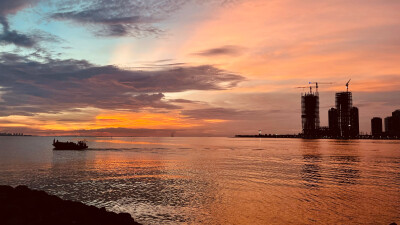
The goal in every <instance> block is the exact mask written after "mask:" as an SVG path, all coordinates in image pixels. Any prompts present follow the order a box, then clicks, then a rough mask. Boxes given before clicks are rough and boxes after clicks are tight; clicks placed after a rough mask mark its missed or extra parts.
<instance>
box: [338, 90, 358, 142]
mask: <svg viewBox="0 0 400 225" xmlns="http://www.w3.org/2000/svg"><path fill="white" fill-rule="evenodd" d="M335 100H336V110H337V117H338V125H339V136H340V137H342V138H354V137H357V136H358V134H359V116H358V108H356V107H353V102H352V101H353V100H352V94H351V92H348V91H346V92H338V93H336V99H335Z"/></svg>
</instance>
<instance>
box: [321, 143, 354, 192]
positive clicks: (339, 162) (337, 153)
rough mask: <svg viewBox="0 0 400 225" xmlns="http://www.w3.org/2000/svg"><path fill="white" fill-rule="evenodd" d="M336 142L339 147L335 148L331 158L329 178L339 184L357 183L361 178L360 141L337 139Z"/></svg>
mask: <svg viewBox="0 0 400 225" xmlns="http://www.w3.org/2000/svg"><path fill="white" fill-rule="evenodd" d="M334 143H335V144H336V146H337V148H338V149H335V150H334V152H333V153H334V155H331V156H330V158H329V164H330V165H331V170H330V171H329V173H328V175H329V178H330V179H332V180H333V181H334V182H336V183H337V184H339V185H354V184H357V182H358V180H359V179H360V170H359V169H358V166H359V163H360V156H359V155H358V149H359V148H358V142H357V141H338V140H336V141H335V142H334Z"/></svg>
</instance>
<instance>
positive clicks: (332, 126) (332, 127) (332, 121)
mask: <svg viewBox="0 0 400 225" xmlns="http://www.w3.org/2000/svg"><path fill="white" fill-rule="evenodd" d="M328 121H329V132H330V135H331V136H332V137H338V136H340V130H339V122H338V111H337V109H335V108H331V109H330V110H329V111H328Z"/></svg>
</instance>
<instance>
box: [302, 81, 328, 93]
mask: <svg viewBox="0 0 400 225" xmlns="http://www.w3.org/2000/svg"><path fill="white" fill-rule="evenodd" d="M308 84H315V92H318V84H333V83H332V82H308Z"/></svg>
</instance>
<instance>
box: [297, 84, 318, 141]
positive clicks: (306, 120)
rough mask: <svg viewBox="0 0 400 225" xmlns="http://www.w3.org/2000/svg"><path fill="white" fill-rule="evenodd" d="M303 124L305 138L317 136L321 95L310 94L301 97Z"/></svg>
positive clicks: (316, 93)
mask: <svg viewBox="0 0 400 225" xmlns="http://www.w3.org/2000/svg"><path fill="white" fill-rule="evenodd" d="M301 123H302V128H303V134H304V135H305V136H315V135H317V134H318V130H319V95H318V92H311V91H310V92H309V93H304V94H302V95H301Z"/></svg>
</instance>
